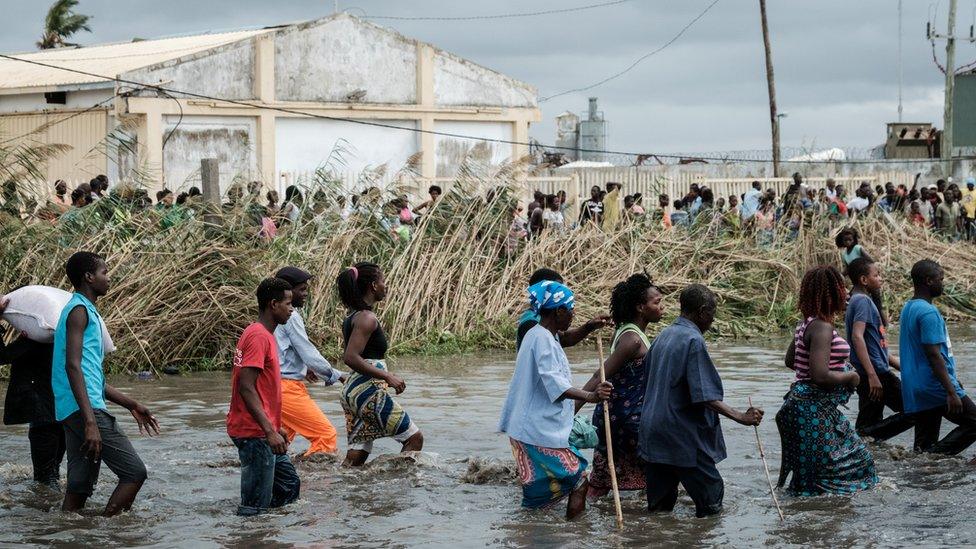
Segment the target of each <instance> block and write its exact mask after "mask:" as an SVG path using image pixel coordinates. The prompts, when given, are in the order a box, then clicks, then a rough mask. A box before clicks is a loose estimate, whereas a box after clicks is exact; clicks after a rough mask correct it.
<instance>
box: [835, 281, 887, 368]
mask: <svg viewBox="0 0 976 549" xmlns="http://www.w3.org/2000/svg"><path fill="white" fill-rule="evenodd" d="M855 322H863V323H864V344H865V346H867V348H868V356H870V357H871V365H872V366H873V367H874V370H875V371H876V372H878V373H881V372H887V371H888V370H889V369H890V368H889V366H888V341H887V339H885V329H884V325H883V324H882V323H881V313H879V312H878V306H877V305H875V304H874V301H873V300H872V299H871V296H869V295H866V294H853V295H851V300H850V301H849V302H848V303H847V313H846V314H845V315H844V325H845V326H846V327H847V342H848V343H850V344H851V364H853V365H854V369H855V370H857V373H858V374H860V375H862V376H863V375H864V366H862V365H861V359H859V358H858V357H857V353H856V352H855V351H854V339H853V336H854V323H855Z"/></svg>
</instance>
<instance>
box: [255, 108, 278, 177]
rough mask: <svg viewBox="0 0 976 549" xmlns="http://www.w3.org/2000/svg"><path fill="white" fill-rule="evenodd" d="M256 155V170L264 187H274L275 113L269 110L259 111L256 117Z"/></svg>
mask: <svg viewBox="0 0 976 549" xmlns="http://www.w3.org/2000/svg"><path fill="white" fill-rule="evenodd" d="M256 130H257V134H258V135H257V151H256V152H257V155H258V170H260V171H261V182H262V183H263V184H264V188H265V189H266V190H268V189H274V188H276V187H277V185H276V182H275V115H274V113H273V112H271V111H264V110H262V111H261V114H260V115H258V117H257V129H256Z"/></svg>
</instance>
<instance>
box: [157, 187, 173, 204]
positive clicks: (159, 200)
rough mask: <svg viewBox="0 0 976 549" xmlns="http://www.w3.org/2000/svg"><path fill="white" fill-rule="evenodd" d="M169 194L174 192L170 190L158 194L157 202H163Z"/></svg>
mask: <svg viewBox="0 0 976 549" xmlns="http://www.w3.org/2000/svg"><path fill="white" fill-rule="evenodd" d="M168 194H173V191H171V190H169V189H163V190H161V191H159V192H157V193H156V202H161V201H162V200H163V199H164V198H166V195H168Z"/></svg>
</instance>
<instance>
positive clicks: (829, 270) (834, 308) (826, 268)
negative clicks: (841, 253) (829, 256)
mask: <svg viewBox="0 0 976 549" xmlns="http://www.w3.org/2000/svg"><path fill="white" fill-rule="evenodd" d="M846 300H847V287H846V286H845V285H844V276H843V275H842V274H840V271H838V270H837V267H834V266H833V265H820V266H818V267H811V268H810V269H809V270H808V271H807V272H806V274H804V275H803V280H802V281H800V298H799V300H798V301H797V305H798V306H799V309H800V312H801V313H803V317H804V318H819V319H821V320H824V321H828V322H829V321H830V319H832V318H833V317H834V315H836V314H837V313H839V312H841V311H843V310H844V303H845V301H846ZM879 310H880V309H879Z"/></svg>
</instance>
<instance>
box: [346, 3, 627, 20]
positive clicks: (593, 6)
mask: <svg viewBox="0 0 976 549" xmlns="http://www.w3.org/2000/svg"><path fill="white" fill-rule="evenodd" d="M629 1H630V0H614V1H613V2H603V3H601V4H590V5H588V6H577V7H575V8H561V9H555V10H545V11H530V12H524V13H506V14H501V15H472V16H466V17H411V16H397V15H365V16H364V18H366V19H386V20H390V21H484V20H489V19H515V18H517V17H536V16H539V15H555V14H558V13H571V12H577V11H585V10H592V9H596V8H604V7H607V6H615V5H617V4H623V3H626V2H629Z"/></svg>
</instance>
